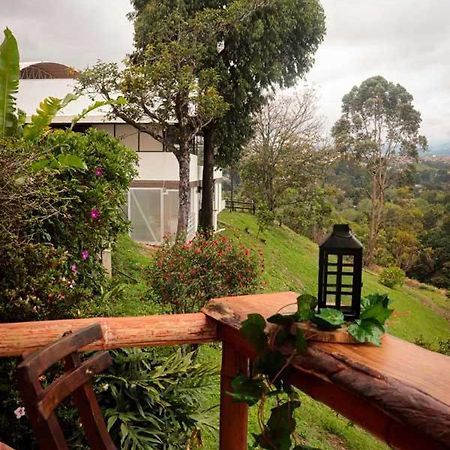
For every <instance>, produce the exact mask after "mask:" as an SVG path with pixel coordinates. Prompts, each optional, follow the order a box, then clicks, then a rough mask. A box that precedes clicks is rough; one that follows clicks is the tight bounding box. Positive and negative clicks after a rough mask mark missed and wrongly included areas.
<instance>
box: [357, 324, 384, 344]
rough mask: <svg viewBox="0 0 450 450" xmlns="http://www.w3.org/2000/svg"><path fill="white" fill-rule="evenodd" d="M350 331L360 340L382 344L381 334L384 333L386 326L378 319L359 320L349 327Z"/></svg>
mask: <svg viewBox="0 0 450 450" xmlns="http://www.w3.org/2000/svg"><path fill="white" fill-rule="evenodd" d="M348 332H349V333H350V334H351V335H352V336H353V337H354V338H355V339H356V340H357V341H358V342H369V343H371V344H374V345H377V346H380V345H381V336H383V334H384V327H383V325H380V324H379V323H378V322H377V321H376V320H371V319H365V320H357V321H355V322H354V323H352V324H351V325H350V326H349V327H348Z"/></svg>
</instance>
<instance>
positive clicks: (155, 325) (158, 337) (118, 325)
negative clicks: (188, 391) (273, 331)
mask: <svg viewBox="0 0 450 450" xmlns="http://www.w3.org/2000/svg"><path fill="white" fill-rule="evenodd" d="M95 323H98V324H100V326H101V327H102V331H103V338H102V339H101V340H99V341H96V342H94V343H92V344H89V345H88V346H86V347H85V348H84V350H108V349H113V348H123V347H154V346H170V345H178V344H201V343H207V342H214V341H217V339H218V338H217V325H216V322H215V321H214V320H213V319H210V318H209V317H207V316H205V315H204V314H203V313H192V314H172V315H155V316H141V317H93V318H89V319H72V320H47V321H40V322H18V323H1V324H0V357H6V356H20V355H22V354H23V353H25V352H29V351H33V350H37V349H39V348H41V347H43V346H45V345H47V344H49V343H50V342H52V341H55V340H56V339H59V338H60V337H61V336H62V335H63V334H64V333H66V332H67V331H76V330H79V329H81V328H85V327H87V326H89V325H92V324H95Z"/></svg>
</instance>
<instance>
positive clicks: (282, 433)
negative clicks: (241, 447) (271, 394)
mask: <svg viewBox="0 0 450 450" xmlns="http://www.w3.org/2000/svg"><path fill="white" fill-rule="evenodd" d="M299 406H300V402H298V401H289V402H286V403H283V404H282V405H280V406H277V407H275V408H272V410H271V414H270V418H269V420H268V422H267V428H266V430H265V432H264V433H261V434H259V435H254V437H255V440H256V442H257V443H258V445H259V446H260V447H262V448H264V449H274V448H276V449H277V450H289V449H290V448H291V444H292V441H291V434H292V433H293V432H294V430H295V425H296V422H295V418H294V411H295V409H296V408H298V407H299Z"/></svg>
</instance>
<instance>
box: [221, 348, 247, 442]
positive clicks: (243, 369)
mask: <svg viewBox="0 0 450 450" xmlns="http://www.w3.org/2000/svg"><path fill="white" fill-rule="evenodd" d="M248 365H249V362H248V358H247V357H245V355H243V354H241V353H239V351H238V350H237V349H236V348H235V347H233V346H232V345H230V344H228V343H227V342H224V343H223V345H222V369H221V371H220V437H219V442H220V446H219V448H220V450H247V427H248V425H247V424H248V406H247V404H245V403H236V402H234V401H233V399H232V397H231V396H230V395H229V394H228V393H229V392H232V391H233V389H232V388H231V381H232V380H233V378H234V377H235V376H236V374H237V373H245V374H247V372H248Z"/></svg>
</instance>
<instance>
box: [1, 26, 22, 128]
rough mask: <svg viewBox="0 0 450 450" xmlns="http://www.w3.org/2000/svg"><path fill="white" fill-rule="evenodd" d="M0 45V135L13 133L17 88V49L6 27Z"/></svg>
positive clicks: (18, 73)
mask: <svg viewBox="0 0 450 450" xmlns="http://www.w3.org/2000/svg"><path fill="white" fill-rule="evenodd" d="M3 33H4V34H5V38H4V40H3V43H2V45H1V46H0V137H4V136H10V135H12V134H15V129H16V126H17V117H16V95H17V92H18V90H19V76H20V69H19V50H18V48H17V41H16V38H15V37H14V35H13V34H12V32H11V31H10V30H9V29H8V28H6V29H5V30H4V32H3Z"/></svg>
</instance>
